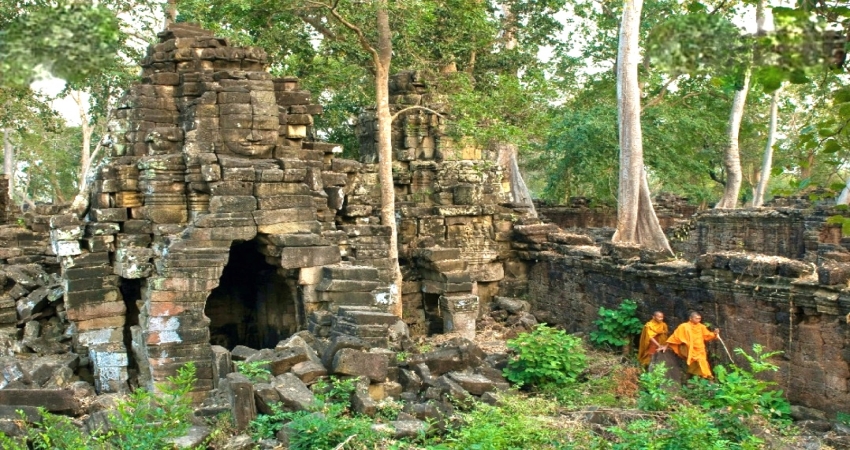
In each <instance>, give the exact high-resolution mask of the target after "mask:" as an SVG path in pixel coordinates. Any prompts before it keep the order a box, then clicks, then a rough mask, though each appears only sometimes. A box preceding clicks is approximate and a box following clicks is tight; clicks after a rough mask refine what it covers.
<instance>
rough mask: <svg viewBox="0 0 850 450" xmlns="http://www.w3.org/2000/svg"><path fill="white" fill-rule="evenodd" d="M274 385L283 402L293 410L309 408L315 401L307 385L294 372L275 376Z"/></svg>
mask: <svg viewBox="0 0 850 450" xmlns="http://www.w3.org/2000/svg"><path fill="white" fill-rule="evenodd" d="M274 387H275V390H277V392H278V395H280V399H281V401H282V402H283V404H284V405H286V407H287V408H289V409H292V410H294V411H303V410H306V409H309V408H310V407H311V406H313V404H314V403H315V402H316V397H315V396H314V395H313V393H312V392H311V391H310V389H309V388H307V385H305V384H304V382H302V381H301V380H300V379H299V378H298V377H297V376H295V375H294V374H291V373H286V374H283V375H280V376H277V377H275V379H274Z"/></svg>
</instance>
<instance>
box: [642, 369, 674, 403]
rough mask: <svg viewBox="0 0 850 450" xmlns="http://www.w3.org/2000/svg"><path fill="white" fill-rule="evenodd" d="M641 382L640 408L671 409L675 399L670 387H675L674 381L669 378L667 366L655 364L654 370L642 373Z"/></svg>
mask: <svg viewBox="0 0 850 450" xmlns="http://www.w3.org/2000/svg"><path fill="white" fill-rule="evenodd" d="M639 383H640V393H639V394H638V401H637V404H638V408H640V409H642V410H644V411H665V410H667V409H670V407H671V405H672V401H673V395H671V393H670V388H672V387H673V382H672V381H670V379H669V378H667V366H665V365H664V364H655V365H654V366H652V370H650V371H649V372H644V373H643V374H641V376H640V382H639Z"/></svg>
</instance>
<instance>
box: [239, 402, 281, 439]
mask: <svg viewBox="0 0 850 450" xmlns="http://www.w3.org/2000/svg"><path fill="white" fill-rule="evenodd" d="M270 408H271V410H272V413H271V414H258V415H257V417H256V418H255V419H254V420H252V421H251V423H250V424H249V425H248V431H249V432H250V433H251V437H252V438H254V440H255V441H260V440H262V439H273V438H274V437H275V435H276V434H277V432H278V431H280V429H281V428H283V424H284V423H285V422H286V421H287V420H290V418H291V417H290V415H291V413H286V412H284V411H283V410H282V409H281V408H280V405H279V404H272V405H270Z"/></svg>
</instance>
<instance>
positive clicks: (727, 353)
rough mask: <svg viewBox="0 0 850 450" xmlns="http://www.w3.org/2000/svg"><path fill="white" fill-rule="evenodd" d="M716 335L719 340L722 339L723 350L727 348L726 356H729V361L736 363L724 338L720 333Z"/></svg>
mask: <svg viewBox="0 0 850 450" xmlns="http://www.w3.org/2000/svg"><path fill="white" fill-rule="evenodd" d="M716 336H717V340H718V341H720V344H721V345H723V350H726V356H728V357H729V362H731V363H732V364H735V360H734V359H732V354H731V353H729V348H727V347H726V343H725V342H723V338H721V337H720V335H719V334H717V335H716Z"/></svg>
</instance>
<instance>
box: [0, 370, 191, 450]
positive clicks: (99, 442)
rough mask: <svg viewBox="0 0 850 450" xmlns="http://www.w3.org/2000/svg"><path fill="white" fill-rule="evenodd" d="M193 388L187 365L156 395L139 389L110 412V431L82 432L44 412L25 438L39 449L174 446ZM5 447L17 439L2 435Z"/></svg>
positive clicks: (184, 428) (182, 430) (184, 424)
mask: <svg viewBox="0 0 850 450" xmlns="http://www.w3.org/2000/svg"><path fill="white" fill-rule="evenodd" d="M194 384H195V366H194V364H192V363H189V364H186V365H185V366H183V367H181V368H180V369H179V370H178V371H177V376H175V377H169V378H168V383H163V384H162V385H160V386H158V387H159V390H160V392H159V393H158V394H157V395H156V396H155V395H154V394H153V393H151V392H149V391H147V390H144V389H137V390H136V391H134V392H133V393H132V394H130V396H129V398H128V399H127V400H123V401H119V402H118V405H117V408H116V410H115V411H113V412H111V413H110V414H109V422H110V428H111V429H110V430H109V431H108V432H100V431H96V432H94V433H93V434H87V433H84V432H83V431H82V430H80V428H78V427H77V426H76V425H75V424H74V423H73V422H72V421H71V419H69V418H68V417H64V416H59V415H55V414H51V413H49V412H47V411H45V410H41V411H40V413H41V422H40V423H38V424H32V425H28V426H27V428H26V437H27V440H28V442H29V443H30V445H31V446H32V448H35V449H39V450H41V449H51V450H52V449H64V450H88V449H122V450H124V449H128V450H129V449H141V448H145V449H162V448H170V447H171V446H172V445H171V444H169V443H168V442H167V441H168V439H171V438H175V437H179V436H181V435H183V434H184V433H185V432H186V431H187V430H188V429H189V426H190V422H189V420H188V419H189V417H190V416H191V414H192V399H191V398H190V397H189V392H190V391H191V390H192V386H193V385H194ZM0 444H2V448H4V449H5V448H10V449H17V448H26V446H21V447H16V446H15V445H16V444H14V441H13V440H11V439H10V438H8V437H7V436H5V435H3V434H2V433H0Z"/></svg>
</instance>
